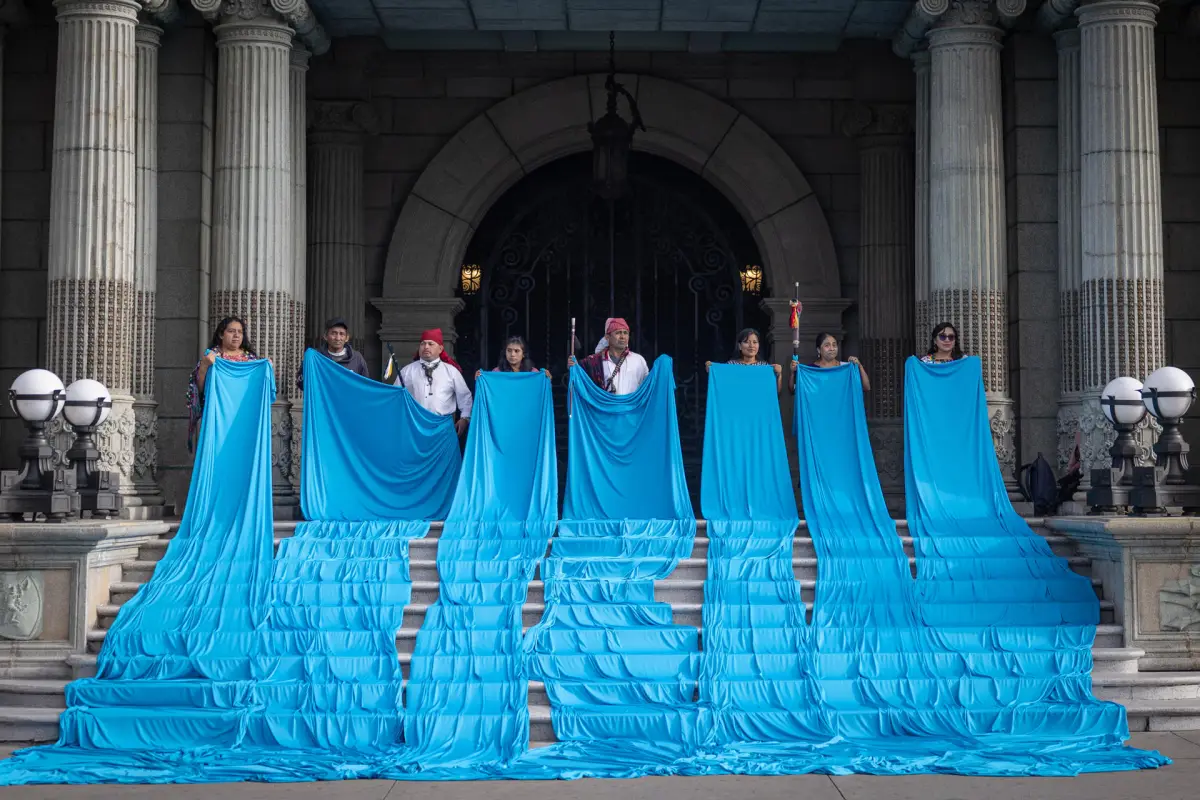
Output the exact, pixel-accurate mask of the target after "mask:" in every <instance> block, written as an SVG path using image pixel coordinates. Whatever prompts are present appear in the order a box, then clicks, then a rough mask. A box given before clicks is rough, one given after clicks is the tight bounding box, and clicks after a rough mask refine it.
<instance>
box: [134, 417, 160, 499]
mask: <svg viewBox="0 0 1200 800" xmlns="http://www.w3.org/2000/svg"><path fill="white" fill-rule="evenodd" d="M133 421H134V431H133V479H134V481H135V482H138V483H143V482H146V481H153V480H154V479H155V477H156V475H157V472H158V404H157V403H153V404H152V403H146V402H142V401H136V400H135V401H134V403H133Z"/></svg>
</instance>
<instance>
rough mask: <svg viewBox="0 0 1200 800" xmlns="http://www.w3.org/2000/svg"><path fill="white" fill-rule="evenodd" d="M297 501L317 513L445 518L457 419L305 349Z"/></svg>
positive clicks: (454, 470) (455, 464)
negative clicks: (302, 423)
mask: <svg viewBox="0 0 1200 800" xmlns="http://www.w3.org/2000/svg"><path fill="white" fill-rule="evenodd" d="M303 436H304V459H303V460H302V461H301V472H300V475H301V478H300V503H301V507H302V508H303V511H304V516H305V518H306V519H313V520H318V519H319V520H353V521H358V520H381V519H403V520H441V519H445V518H446V512H448V511H449V510H450V503H451V501H452V500H453V498H454V486H455V483H456V482H457V480H458V471H459V465H460V461H461V456H460V455H459V450H458V435H457V434H456V433H455V432H454V420H453V419H451V418H450V417H448V416H440V415H438V414H434V413H432V412H430V411H426V410H425V409H424V408H422V407H421V406H420V405H419V404H418V403H417V401H415V400H413V399H412V396H411V395H410V394H409V393H408V392H407V391H406V390H405V389H404V388H402V387H399V386H388V385H386V384H382V383H379V382H377V381H373V380H371V379H370V378H364V377H363V376H361V375H358V374H356V373H354V372H351V371H350V370H348V369H346V368H345V367H343V366H341V365H340V364H336V363H334V362H333V361H332V360H330V359H329V358H326V357H325V356H323V355H321V354H320V353H318V352H317V351H316V350H313V349H311V348H310V349H309V350H307V351H306V352H305V354H304V431H303Z"/></svg>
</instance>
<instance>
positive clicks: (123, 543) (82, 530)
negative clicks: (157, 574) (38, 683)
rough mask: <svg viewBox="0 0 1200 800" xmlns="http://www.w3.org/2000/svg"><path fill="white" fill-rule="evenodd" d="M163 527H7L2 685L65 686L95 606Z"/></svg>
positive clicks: (1, 548)
mask: <svg viewBox="0 0 1200 800" xmlns="http://www.w3.org/2000/svg"><path fill="white" fill-rule="evenodd" d="M167 530H168V528H167V525H166V524H165V523H162V522H115V521H106V522H66V523H53V524H47V523H32V522H20V523H0V608H3V609H6V610H7V611H8V613H6V614H2V615H0V678H26V679H29V678H34V679H36V678H41V679H59V680H61V679H64V678H69V677H71V675H72V670H71V667H70V660H71V659H72V657H78V656H81V655H83V654H85V653H87V633H88V631H89V630H91V629H92V628H95V627H97V622H96V619H97V617H96V607H97V606H99V605H103V604H105V603H107V602H108V600H109V587H110V586H111V585H112V584H113V583H116V582H118V581H120V580H121V577H122V576H121V564H122V563H123V562H126V561H135V560H137V558H138V547H139V545H141V544H144V543H146V542H148V541H151V540H153V539H156V538H158V537H159V536H160V535H162V534H164V533H166V532H167Z"/></svg>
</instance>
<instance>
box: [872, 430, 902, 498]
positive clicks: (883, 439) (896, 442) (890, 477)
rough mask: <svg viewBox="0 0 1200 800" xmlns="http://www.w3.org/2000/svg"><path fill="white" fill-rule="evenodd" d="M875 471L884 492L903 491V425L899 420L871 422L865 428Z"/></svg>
mask: <svg viewBox="0 0 1200 800" xmlns="http://www.w3.org/2000/svg"><path fill="white" fill-rule="evenodd" d="M867 433H868V436H869V437H870V439H871V450H872V451H873V452H874V454H875V470H876V471H877V472H878V473H879V484H880V486H882V487H883V489H884V491H899V492H903V491H904V423H903V422H902V421H901V420H872V421H871V423H870V424H869V425H868V426H867Z"/></svg>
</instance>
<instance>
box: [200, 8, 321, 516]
mask: <svg viewBox="0 0 1200 800" xmlns="http://www.w3.org/2000/svg"><path fill="white" fill-rule="evenodd" d="M207 5H208V4H207V3H201V4H198V5H197V7H198V8H200V9H201V11H204V12H206V13H207V14H208V15H209V16H213V15H216V16H217V22H218V24H217V25H216V26H215V28H214V30H215V31H216V35H217V58H218V68H217V81H218V83H217V108H216V114H215V119H216V121H217V130H216V148H215V157H214V175H213V234H212V238H213V248H212V254H213V274H212V284H211V296H210V298H209V318H210V322H211V324H212V325H213V326H215V325H216V323H217V322H218V321H219V320H221V319H222V318H224V317H227V316H239V317H242V318H244V319H245V320H246V326H247V333H248V336H249V338H250V341H251V342H252V343H253V344H254V346H255V348H256V349H257V351H258V354H259V355H260V356H262V357H265V358H270V359H271V360H272V363H273V364H274V367H275V375H276V380H277V392H278V393H277V400H276V402H275V403H274V405H273V406H272V407H271V464H272V468H273V469H272V484H273V495H274V500H275V504H276V513H277V516H280V517H282V518H285V519H286V518H291V517H292V516H294V513H295V512H294V509H295V508H296V505H297V499H296V495H295V492H294V490H293V487H292V484H291V465H292V452H291V442H292V419H291V409H290V405H289V403H288V400H287V398H288V396H289V393H290V392H292V391H293V389H292V387H293V386H294V382H295V370H294V368H293V367H292V364H293V362H294V360H295V347H296V342H295V333H296V330H297V328H296V320H295V313H296V305H295V297H294V294H293V293H294V291H295V283H296V282H295V261H294V258H293V249H294V238H293V231H292V204H293V196H294V192H295V186H294V183H293V177H292V157H293V155H292V154H293V146H294V145H293V142H292V135H291V132H292V117H291V105H292V103H291V57H292V30H291V29H290V28H289V27H288V26H287V25H286V24H284V23H283V22H282V21H281V19H280V18H279V17H278V16H277V15H276V14H275V12H274V11H273V10H272V9H271V8H270V7H269V6H268V5H267V4H266V3H259V4H257V5H255V3H254V2H253V0H251V2H249V3H240V4H236V5H234V6H220V7H219V8H216V9H215V10H210V9H208V8H206V7H201V6H207ZM213 5H214V6H216V5H218V4H215V3H214V4H213ZM251 11H254V12H255V13H256V14H257V16H252V15H250V12H251Z"/></svg>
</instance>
